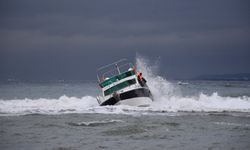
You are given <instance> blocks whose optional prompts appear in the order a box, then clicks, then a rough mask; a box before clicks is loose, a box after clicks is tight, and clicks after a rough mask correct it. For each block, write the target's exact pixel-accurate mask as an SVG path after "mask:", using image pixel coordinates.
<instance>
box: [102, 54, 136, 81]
mask: <svg viewBox="0 0 250 150" xmlns="http://www.w3.org/2000/svg"><path fill="white" fill-rule="evenodd" d="M132 68H133V65H132V63H129V62H128V61H127V59H121V60H119V61H117V62H114V63H111V64H108V65H106V66H103V67H100V68H99V69H98V70H97V79H98V81H99V82H103V81H104V80H105V79H110V78H112V77H114V76H117V75H119V74H122V73H124V72H127V71H129V69H132Z"/></svg>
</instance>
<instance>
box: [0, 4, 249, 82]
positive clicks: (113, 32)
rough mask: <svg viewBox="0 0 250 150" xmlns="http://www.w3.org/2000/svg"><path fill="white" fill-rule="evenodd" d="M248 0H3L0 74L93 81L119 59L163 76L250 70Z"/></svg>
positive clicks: (34, 78)
mask: <svg viewBox="0 0 250 150" xmlns="http://www.w3.org/2000/svg"><path fill="white" fill-rule="evenodd" d="M249 8H250V2H249V1H248V0H209V1H208V0H189V1H185V0H105V1H104V0H74V1H68V0H42V1H36V0H22V1H20V0H2V1H1V2H0V79H2V80H6V79H10V78H13V79H22V80H96V69H97V68H98V67H100V66H102V65H105V64H108V63H111V62H113V61H116V60H119V59H121V58H127V59H129V60H130V61H132V62H134V61H135V59H136V56H138V55H139V56H143V57H144V58H145V59H147V60H149V62H151V63H152V64H154V62H155V61H156V62H158V65H159V70H158V71H159V72H158V73H159V74H160V75H162V76H164V77H165V78H167V79H186V78H192V77H195V76H199V75H203V74H234V73H249V72H250V9H249Z"/></svg>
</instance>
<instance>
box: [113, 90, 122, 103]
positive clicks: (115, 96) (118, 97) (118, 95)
mask: <svg viewBox="0 0 250 150" xmlns="http://www.w3.org/2000/svg"><path fill="white" fill-rule="evenodd" d="M113 97H114V98H115V99H116V100H117V101H119V100H120V99H121V98H120V94H119V93H117V92H114V93H113Z"/></svg>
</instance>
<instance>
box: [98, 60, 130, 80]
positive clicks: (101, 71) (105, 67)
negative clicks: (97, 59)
mask: <svg viewBox="0 0 250 150" xmlns="http://www.w3.org/2000/svg"><path fill="white" fill-rule="evenodd" d="M126 61H127V62H126ZM121 62H124V64H120V65H119V63H121ZM127 64H128V65H131V63H129V62H128V60H127V59H126V58H123V59H120V60H118V61H116V62H113V63H111V64H108V65H105V66H102V67H100V68H98V69H97V70H96V72H97V79H98V81H99V82H101V81H100V77H101V76H103V75H104V74H107V73H108V72H111V71H114V70H115V69H111V68H110V69H109V70H108V69H107V68H108V67H111V66H112V65H114V67H117V69H118V67H119V68H121V67H123V66H125V65H127ZM105 69H107V70H106V71H105Z"/></svg>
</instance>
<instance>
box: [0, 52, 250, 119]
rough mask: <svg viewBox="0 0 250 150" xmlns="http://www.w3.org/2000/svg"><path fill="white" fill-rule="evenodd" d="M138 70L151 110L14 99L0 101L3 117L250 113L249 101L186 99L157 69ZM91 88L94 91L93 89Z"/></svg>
mask: <svg viewBox="0 0 250 150" xmlns="http://www.w3.org/2000/svg"><path fill="white" fill-rule="evenodd" d="M136 64H137V70H139V71H141V72H142V73H143V76H144V77H145V78H146V79H147V81H148V82H147V84H148V86H149V88H150V90H151V92H152V94H153V97H154V102H153V103H152V105H151V106H149V107H133V106H125V105H120V106H105V107H103V106H99V105H98V103H97V101H96V98H95V97H92V96H84V97H82V98H77V97H67V96H61V97H60V98H58V99H45V98H39V99H28V98H26V99H14V100H0V116H6V115H7V116H9V115H25V114H34V113H38V114H65V113H102V114H133V115H134V114H135V115H136V114H152V113H165V112H179V111H187V112H193V111H195V112H200V111H203V112H211V111H213V112H222V111H229V112H231V111H237V112H250V98H249V97H247V96H242V97H222V96H219V95H218V94H217V93H213V94H212V95H206V94H203V93H201V94H200V95H199V96H191V97H183V96H181V94H180V92H179V90H178V89H177V88H176V87H175V86H174V85H173V84H172V83H171V82H169V81H167V80H166V79H164V78H163V77H161V76H158V75H156V69H157V65H153V66H150V65H149V64H148V62H147V61H146V60H145V59H143V58H142V57H137V59H136ZM90 88H91V87H90Z"/></svg>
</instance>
